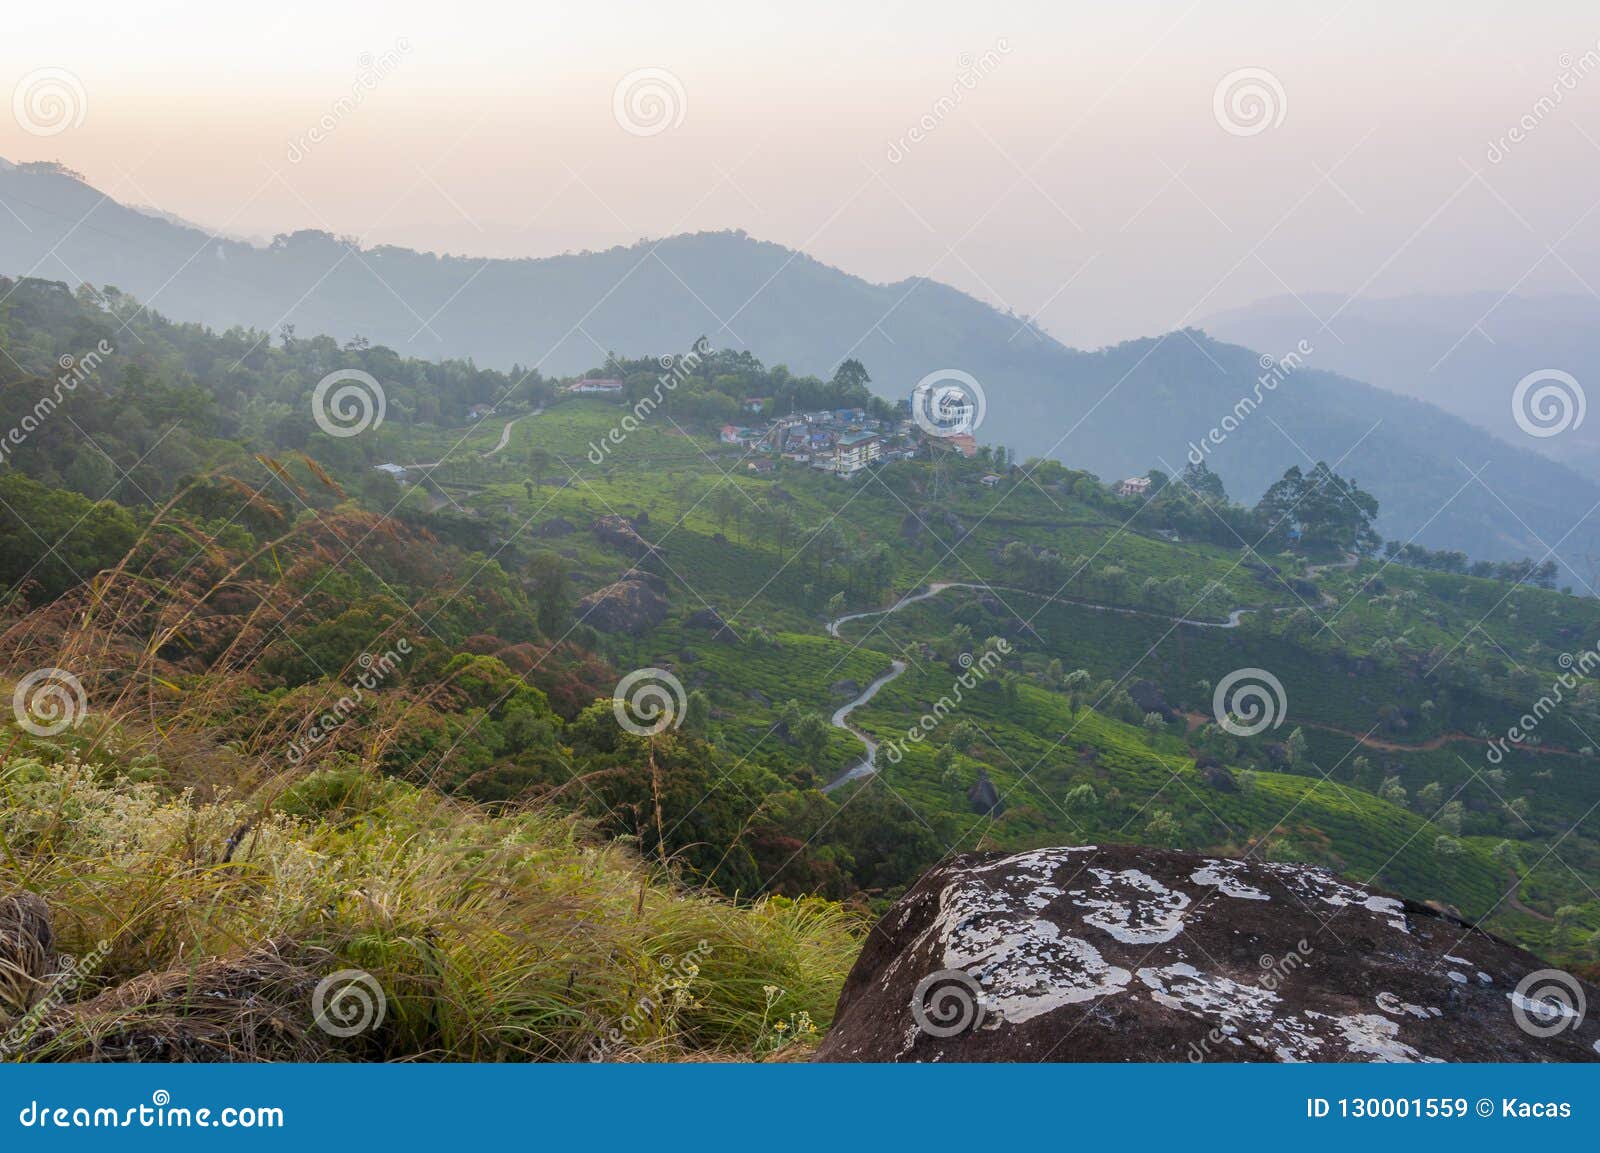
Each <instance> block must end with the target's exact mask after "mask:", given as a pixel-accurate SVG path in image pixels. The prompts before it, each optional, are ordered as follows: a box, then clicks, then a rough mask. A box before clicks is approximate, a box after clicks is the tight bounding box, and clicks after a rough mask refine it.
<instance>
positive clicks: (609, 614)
mask: <svg viewBox="0 0 1600 1153" xmlns="http://www.w3.org/2000/svg"><path fill="white" fill-rule="evenodd" d="M666 616H667V598H666V597H665V596H663V595H662V594H661V592H660V589H659V578H657V579H656V580H651V579H647V578H646V576H645V575H644V574H635V575H634V576H629V577H624V578H623V579H622V580H619V581H617V582H615V583H614V584H608V585H606V586H605V587H604V588H598V589H595V591H594V592H592V593H590V594H589V595H588V596H586V597H584V598H583V599H582V600H581V601H579V602H578V620H579V621H581V622H582V623H584V624H586V625H589V626H591V627H592V628H596V629H599V630H600V631H601V632H603V633H627V634H628V635H629V636H635V637H636V636H640V635H642V634H643V633H645V632H647V631H649V630H650V629H653V628H655V627H656V626H657V625H659V624H660V623H661V622H662V621H663V620H665V619H666Z"/></svg>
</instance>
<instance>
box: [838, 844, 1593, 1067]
mask: <svg viewBox="0 0 1600 1153" xmlns="http://www.w3.org/2000/svg"><path fill="white" fill-rule="evenodd" d="M1546 968H1547V966H1545V965H1544V964H1543V963H1542V962H1541V961H1539V960H1538V958H1536V957H1534V956H1532V955H1531V954H1529V953H1527V952H1524V951H1523V950H1521V949H1518V948H1516V947H1515V946H1513V945H1510V944H1508V943H1507V942H1505V941H1502V940H1500V939H1499V938H1497V937H1494V936H1491V935H1490V934H1488V933H1484V932H1481V931H1479V930H1477V929H1473V928H1470V927H1469V926H1467V925H1465V924H1464V923H1462V922H1460V921H1458V920H1455V919H1454V918H1451V917H1449V916H1447V915H1445V914H1442V913H1439V912H1437V911H1435V910H1433V909H1430V908H1427V907H1426V906H1423V905H1419V904H1416V903H1415V902H1412V901H1405V900H1401V899H1400V898H1397V897H1391V896H1386V895H1383V894H1381V893H1376V892H1373V891H1371V890H1368V889H1364V888H1359V887H1357V886H1354V885H1351V884H1347V883H1345V882H1343V881H1340V880H1338V879H1336V878H1335V877H1333V876H1332V875H1331V874H1329V873H1328V872H1327V871H1326V870H1323V869H1318V868H1312V867H1309V866H1304V865H1294V864H1281V863H1272V862H1258V861H1241V860H1218V859H1215V858H1207V857H1204V856H1199V855H1196V854H1191V853H1179V852H1173V851H1170V850H1164V849H1149V848H1139V847H1132V846H1123V845H1117V846H1106V847H1102V848H1095V847H1092V846H1091V847H1082V848H1059V849H1037V850H1034V851H1031V852H1026V853H1017V854H1013V855H1009V856H1005V855H1001V854H972V855H968V856H964V857H959V858H956V859H955V860H953V861H951V862H948V863H946V864H944V865H941V866H940V867H939V868H937V869H935V870H933V871H932V872H930V873H929V874H928V875H927V876H925V877H923V878H922V880H921V881H919V882H918V883H917V885H916V886H915V887H914V888H913V889H912V890H911V891H910V892H909V893H907V894H906V896H905V897H903V898H902V899H901V900H900V901H899V902H898V903H897V904H896V905H895V906H894V907H893V908H891V909H890V910H889V912H888V913H887V914H886V915H885V916H884V918H883V920H882V921H881V922H880V923H879V925H878V927H877V929H876V931H874V932H873V933H872V934H871V936H870V937H869V938H868V940H867V944H866V947H865V949H864V950H863V951H862V954H861V956H860V958H859V959H858V960H857V962H856V965H855V968H854V969H853V970H852V971H851V973H850V977H849V980H848V981H847V982H846V983H845V988H844V993H843V995H842V997H841V998H840V1001H839V1012H838V1015H837V1016H836V1018H835V1021H834V1025H833V1027H832V1029H831V1030H830V1031H829V1033H828V1036H827V1039H826V1040H825V1041H824V1043H823V1045H822V1047H821V1049H820V1050H819V1051H818V1054H817V1059H818V1060H823V1061H938V1060H944V1061H1046V1060H1048V1061H1186V1060H1192V1061H1198V1060H1218V1061H1580V1060H1590V1061H1593V1060H1600V1048H1597V1047H1600V1020H1596V1019H1595V1018H1596V1016H1597V1015H1600V990H1596V989H1595V988H1594V987H1593V986H1589V985H1585V984H1582V983H1580V982H1578V981H1577V980H1576V979H1574V978H1570V977H1567V976H1566V974H1561V975H1560V976H1561V977H1562V978H1564V979H1565V981H1567V982H1569V984H1567V985H1566V986H1565V988H1566V991H1567V996H1568V1004H1569V1005H1573V1008H1569V1009H1565V1010H1552V1009H1551V1008H1548V1007H1547V1005H1554V1002H1545V1001H1544V1000H1543V994H1545V993H1547V992H1549V991H1552V990H1554V989H1555V988H1556V986H1555V985H1553V984H1550V983H1549V982H1546V983H1545V984H1543V985H1542V986H1540V987H1539V988H1538V989H1537V990H1536V989H1535V988H1533V987H1531V986H1529V985H1522V987H1521V989H1520V990H1519V984H1521V983H1522V982H1524V980H1525V978H1528V977H1529V975H1530V974H1534V973H1536V972H1538V971H1539V970H1543V969H1546ZM1530 998H1532V999H1530ZM1584 1000H1586V1001H1587V1002H1588V1004H1589V1006H1591V1007H1592V1010H1593V1011H1591V1012H1590V1013H1589V1017H1588V1019H1587V1020H1583V1019H1581V1018H1582V1011H1581V1008H1580V1007H1579V1005H1578V1004H1575V1002H1577V1003H1581V1002H1582V1001H1584ZM1524 1025H1527V1026H1531V1028H1524V1027H1523V1026H1524ZM1556 1026H1563V1027H1561V1028H1559V1031H1557V1028H1556ZM1539 1034H1544V1035H1539Z"/></svg>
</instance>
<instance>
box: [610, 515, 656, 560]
mask: <svg viewBox="0 0 1600 1153" xmlns="http://www.w3.org/2000/svg"><path fill="white" fill-rule="evenodd" d="M591 527H592V528H593V530H594V535H595V537H596V538H597V539H598V540H599V541H600V543H601V544H608V545H611V546H612V547H613V548H618V549H621V550H622V551H623V552H625V553H627V554H628V555H629V556H631V557H642V556H648V555H650V554H651V553H660V552H665V551H666V550H665V549H660V548H657V547H656V546H655V545H653V544H651V543H650V542H649V541H647V540H645V539H644V537H642V536H640V535H639V529H638V528H637V526H636V525H635V524H634V522H633V521H631V520H629V519H628V518H627V517H625V516H603V517H600V518H599V519H597V520H596V521H595V522H594V524H593V525H592V526H591Z"/></svg>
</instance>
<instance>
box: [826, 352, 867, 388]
mask: <svg viewBox="0 0 1600 1153" xmlns="http://www.w3.org/2000/svg"><path fill="white" fill-rule="evenodd" d="M871 382H872V377H870V376H868V375H867V368H866V365H864V364H862V363H861V362H860V361H859V360H857V359H856V358H855V357H853V356H852V357H849V358H848V359H846V360H845V361H844V362H842V363H841V364H840V365H839V367H838V368H836V369H834V372H833V383H834V386H835V387H836V388H838V389H839V390H841V392H844V391H848V392H857V391H865V389H866V387H867V385H868V384H870V383H871Z"/></svg>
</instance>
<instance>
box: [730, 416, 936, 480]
mask: <svg viewBox="0 0 1600 1153" xmlns="http://www.w3.org/2000/svg"><path fill="white" fill-rule="evenodd" d="M761 404H762V402H761V401H760V398H752V400H751V401H750V402H748V403H747V404H746V408H747V409H749V410H752V411H758V410H759V409H760V408H761ZM720 439H721V440H722V443H723V444H727V445H733V446H736V447H739V448H743V449H745V450H746V451H747V452H748V453H751V454H754V453H761V454H763V455H762V457H761V458H760V459H756V460H751V461H749V462H748V464H747V467H748V468H749V469H750V470H751V471H752V472H758V473H762V472H771V471H772V470H773V468H775V467H776V460H789V461H794V462H796V463H797V464H805V465H810V466H811V467H812V468H815V469H818V470H820V471H822V472H829V473H832V474H834V475H835V476H853V475H855V474H856V473H858V472H860V471H861V470H862V469H864V468H866V467H867V466H868V465H872V464H876V463H877V462H878V461H882V460H909V459H911V457H912V456H914V455H915V454H916V450H917V441H916V437H915V435H914V432H913V426H912V424H911V422H910V421H882V420H877V419H874V418H873V417H870V416H868V415H867V412H866V410H865V409H861V408H838V409H824V410H822V411H819V412H797V413H792V414H790V415H788V416H780V417H778V418H777V419H775V420H772V421H770V422H768V423H767V424H766V425H764V426H763V427H760V428H755V427H743V426H740V425H734V424H725V425H723V426H722V432H721V438H720Z"/></svg>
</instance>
